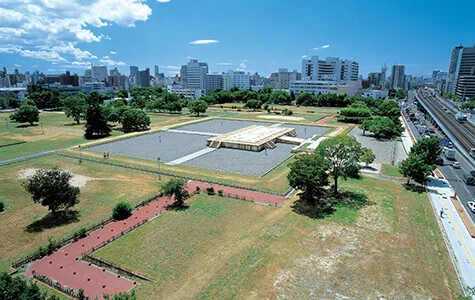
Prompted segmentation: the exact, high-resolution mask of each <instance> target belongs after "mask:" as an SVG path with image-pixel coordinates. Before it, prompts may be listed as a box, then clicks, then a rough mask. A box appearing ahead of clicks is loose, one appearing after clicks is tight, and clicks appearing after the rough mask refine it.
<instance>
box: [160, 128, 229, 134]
mask: <svg viewBox="0 0 475 300" xmlns="http://www.w3.org/2000/svg"><path fill="white" fill-rule="evenodd" d="M167 131H168V132H176V133H185V134H195V135H206V136H209V135H210V136H219V135H221V134H220V133H214V132H202V131H190V130H179V129H168V130H167Z"/></svg>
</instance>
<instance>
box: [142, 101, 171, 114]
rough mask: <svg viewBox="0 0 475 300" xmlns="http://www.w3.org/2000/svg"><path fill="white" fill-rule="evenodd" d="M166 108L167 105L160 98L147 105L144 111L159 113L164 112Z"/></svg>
mask: <svg viewBox="0 0 475 300" xmlns="http://www.w3.org/2000/svg"><path fill="white" fill-rule="evenodd" d="M166 107H167V103H166V102H165V100H163V99H162V98H157V99H154V100H153V101H150V102H149V103H147V106H146V107H145V109H146V110H148V111H153V112H161V111H162V110H165V109H166Z"/></svg>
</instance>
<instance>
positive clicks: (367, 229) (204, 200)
mask: <svg viewBox="0 0 475 300" xmlns="http://www.w3.org/2000/svg"><path fill="white" fill-rule="evenodd" d="M342 185H343V187H344V188H347V189H349V190H351V191H353V192H355V193H364V194H366V196H367V197H368V203H367V205H365V206H363V207H360V208H356V207H355V206H353V205H348V204H340V205H337V206H336V212H335V213H334V214H332V215H331V216H329V217H327V218H325V219H312V218H309V217H306V216H303V215H299V214H297V213H295V212H294V211H292V209H291V205H292V203H291V202H292V201H291V200H288V202H287V203H286V205H285V206H284V207H282V208H270V207H264V206H259V205H254V204H252V203H249V202H244V201H239V200H234V199H229V198H220V197H218V196H208V195H203V194H200V195H197V196H194V197H193V198H192V199H191V200H190V201H189V205H190V206H189V208H188V209H186V210H183V211H171V212H167V213H166V214H164V215H163V216H161V217H159V218H157V219H155V220H153V221H151V222H149V223H147V224H145V225H144V226H142V227H140V228H138V229H137V230H135V231H133V232H131V233H129V234H127V235H125V236H124V237H121V238H120V239H118V240H116V241H114V242H113V243H111V244H109V245H107V246H106V247H104V248H102V249H100V250H99V251H96V252H95V253H94V256H96V257H99V258H102V259H105V260H107V261H110V262H113V263H115V264H117V265H120V266H122V267H125V268H128V269H132V270H134V271H136V272H138V273H141V274H144V275H146V276H149V277H150V278H152V279H153V281H152V282H142V285H141V286H139V287H138V288H137V289H136V292H137V295H138V297H139V299H157V298H166V299H250V298H252V299H269V298H282V299H306V298H334V296H335V295H340V296H342V297H343V296H344V297H349V298H356V299H360V298H367V297H369V298H371V297H372V296H374V297H385V298H389V299H391V298H400V297H401V296H402V295H404V297H405V298H416V299H417V298H439V299H451V298H455V297H456V296H457V295H458V292H459V291H458V287H457V280H456V275H455V272H454V270H453V268H452V266H451V263H450V259H449V256H448V253H447V250H446V248H445V245H444V242H443V239H442V237H441V235H440V232H439V229H438V226H437V223H436V221H435V218H434V215H433V212H432V209H431V207H430V203H429V201H428V199H427V195H426V194H417V193H413V192H409V191H407V190H405V189H403V188H402V187H401V186H400V185H398V184H396V183H392V182H389V181H382V180H377V179H373V178H366V177H363V179H360V180H348V181H345V182H343V183H342ZM408 208H410V209H408ZM310 295H312V296H310Z"/></svg>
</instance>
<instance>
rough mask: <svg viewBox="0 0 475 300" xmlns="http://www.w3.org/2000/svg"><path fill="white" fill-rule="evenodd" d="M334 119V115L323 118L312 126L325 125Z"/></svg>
mask: <svg viewBox="0 0 475 300" xmlns="http://www.w3.org/2000/svg"><path fill="white" fill-rule="evenodd" d="M334 117H335V115H331V116H328V117H325V118H323V119H320V120H318V121H317V122H314V123H313V124H316V125H323V124H326V123H327V122H328V121H330V120H331V119H333V118H334Z"/></svg>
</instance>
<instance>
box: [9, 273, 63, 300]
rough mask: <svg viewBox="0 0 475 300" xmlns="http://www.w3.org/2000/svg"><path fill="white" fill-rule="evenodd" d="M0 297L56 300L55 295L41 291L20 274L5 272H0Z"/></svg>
mask: <svg viewBox="0 0 475 300" xmlns="http://www.w3.org/2000/svg"><path fill="white" fill-rule="evenodd" d="M0 299H2V300H10V299H11V300H13V299H28V300H56V299H59V298H58V297H56V296H48V295H47V294H46V293H42V292H41V290H40V289H39V288H38V286H37V285H36V284H35V283H34V282H31V281H27V280H25V279H23V277H21V276H15V277H13V276H11V275H9V274H7V273H6V272H1V273H0Z"/></svg>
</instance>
